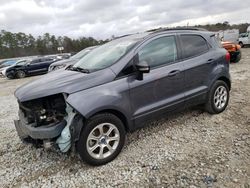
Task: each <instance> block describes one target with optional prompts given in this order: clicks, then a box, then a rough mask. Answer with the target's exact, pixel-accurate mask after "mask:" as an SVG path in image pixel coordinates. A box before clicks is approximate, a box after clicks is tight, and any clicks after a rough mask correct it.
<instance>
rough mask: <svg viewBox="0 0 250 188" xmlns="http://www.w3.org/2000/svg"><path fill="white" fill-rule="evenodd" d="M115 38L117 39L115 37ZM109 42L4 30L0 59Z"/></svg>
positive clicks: (238, 26)
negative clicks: (59, 48) (35, 35)
mask: <svg viewBox="0 0 250 188" xmlns="http://www.w3.org/2000/svg"><path fill="white" fill-rule="evenodd" d="M249 25H250V24H248V23H242V24H233V25H230V24H229V22H227V21H225V22H223V23H216V24H207V25H196V26H195V27H200V28H205V29H207V30H209V31H219V30H226V29H239V31H240V33H243V32H246V30H247V27H248V26H249ZM113 38H115V37H114V36H113ZM107 41H109V40H108V39H107V40H96V39H94V38H93V37H80V38H78V39H72V38H69V37H67V36H57V37H56V36H55V35H51V34H49V33H45V34H44V35H42V36H38V37H34V36H32V35H31V34H25V33H22V32H18V33H12V32H9V31H5V30H2V31H1V32H0V59H3V58H12V57H22V56H31V55H47V54H55V53H58V50H57V48H58V47H64V52H78V51H80V50H82V49H84V48H86V47H89V46H94V45H100V44H103V43H105V42H107Z"/></svg>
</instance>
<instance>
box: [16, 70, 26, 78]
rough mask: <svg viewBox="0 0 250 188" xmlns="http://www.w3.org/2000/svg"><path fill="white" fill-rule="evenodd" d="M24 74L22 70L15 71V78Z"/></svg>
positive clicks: (22, 76)
mask: <svg viewBox="0 0 250 188" xmlns="http://www.w3.org/2000/svg"><path fill="white" fill-rule="evenodd" d="M25 76H26V74H25V72H24V71H22V70H19V71H17V73H16V77H17V78H24V77H25Z"/></svg>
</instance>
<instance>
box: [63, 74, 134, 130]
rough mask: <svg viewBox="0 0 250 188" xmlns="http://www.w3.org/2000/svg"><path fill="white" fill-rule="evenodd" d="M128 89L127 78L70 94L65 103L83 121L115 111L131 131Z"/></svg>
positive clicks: (131, 122)
mask: <svg viewBox="0 0 250 188" xmlns="http://www.w3.org/2000/svg"><path fill="white" fill-rule="evenodd" d="M128 87H129V86H128V82H127V78H123V79H118V80H114V81H112V82H110V83H107V84H104V85H100V86H97V87H94V88H90V89H86V90H83V91H79V92H76V93H72V94H70V95H69V96H68V98H67V99H66V102H67V103H68V104H69V105H70V106H72V107H73V108H74V109H75V110H76V111H77V112H78V113H79V114H81V115H82V116H83V117H84V118H85V119H88V118H90V117H91V116H93V115H94V114H96V113H98V112H101V111H109V110H114V111H117V112H119V113H120V114H122V115H123V116H124V117H125V119H126V124H127V126H128V127H127V128H128V129H129V130H131V128H132V126H133V121H132V118H131V110H130V109H131V106H130V100H129V89H128ZM93 96H94V97H93Z"/></svg>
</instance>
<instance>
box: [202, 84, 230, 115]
mask: <svg viewBox="0 0 250 188" xmlns="http://www.w3.org/2000/svg"><path fill="white" fill-rule="evenodd" d="M228 101H229V88H228V85H227V84H226V83H225V82H224V81H222V80H217V81H216V82H215V83H214V84H213V86H212V87H211V90H210V92H209V94H208V100H207V103H206V105H205V109H206V111H207V112H208V113H210V114H219V113H221V112H223V111H224V110H225V109H226V107H227V105H228Z"/></svg>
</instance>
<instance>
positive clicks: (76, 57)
mask: <svg viewBox="0 0 250 188" xmlns="http://www.w3.org/2000/svg"><path fill="white" fill-rule="evenodd" d="M90 51H91V49H84V50H82V51H80V52H78V53H77V54H75V55H73V56H72V57H71V59H81V58H82V57H84V56H85V55H87V54H88V53H89V52H90Z"/></svg>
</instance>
